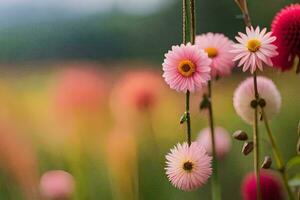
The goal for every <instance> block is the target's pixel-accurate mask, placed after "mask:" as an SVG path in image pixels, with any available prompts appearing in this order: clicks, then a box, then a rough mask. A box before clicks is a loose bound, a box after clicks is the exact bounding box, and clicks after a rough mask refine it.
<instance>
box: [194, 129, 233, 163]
mask: <svg viewBox="0 0 300 200" xmlns="http://www.w3.org/2000/svg"><path fill="white" fill-rule="evenodd" d="M214 131H215V146H216V154H217V157H218V158H224V156H225V155H226V154H227V153H228V152H229V151H230V148H231V137H230V135H229V133H228V132H227V130H225V129H224V128H222V127H215V130H214ZM197 141H198V142H199V143H200V144H202V145H203V146H204V148H205V149H206V151H207V153H208V154H209V155H212V141H211V131H210V128H205V129H203V130H201V131H200V133H199V135H198V138H197Z"/></svg>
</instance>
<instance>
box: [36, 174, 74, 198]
mask: <svg viewBox="0 0 300 200" xmlns="http://www.w3.org/2000/svg"><path fill="white" fill-rule="evenodd" d="M74 187H75V181H74V178H73V176H72V175H71V174H69V173H68V172H65V171H63V170H53V171H48V172H46V173H45V174H44V175H43V176H42V178H41V180H40V190H41V194H42V196H43V197H45V198H47V199H53V200H55V199H66V200H67V199H71V198H72V194H73V192H74Z"/></svg>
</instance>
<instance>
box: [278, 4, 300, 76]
mask: <svg viewBox="0 0 300 200" xmlns="http://www.w3.org/2000/svg"><path fill="white" fill-rule="evenodd" d="M272 32H273V35H274V36H276V37H277V39H276V41H275V45H276V46H277V47H278V52H279V55H278V56H276V57H274V58H272V61H273V62H274V65H275V67H277V68H279V69H281V70H282V71H284V70H288V69H291V68H292V65H293V61H294V59H295V56H296V55H298V56H300V34H299V32H300V4H292V5H289V6H287V7H285V8H283V9H282V10H281V11H280V12H278V13H277V14H276V16H275V18H274V20H273V22H272Z"/></svg>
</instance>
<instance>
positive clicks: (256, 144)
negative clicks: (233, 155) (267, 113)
mask: <svg viewBox="0 0 300 200" xmlns="http://www.w3.org/2000/svg"><path fill="white" fill-rule="evenodd" d="M253 83H254V93H255V100H256V102H258V100H259V94H258V89H257V76H256V72H254V73H253ZM253 143H254V159H253V165H254V171H255V176H256V183H257V184H256V191H257V193H256V196H257V199H258V200H261V199H262V195H261V187H260V167H259V134H258V107H257V106H255V108H254V122H253Z"/></svg>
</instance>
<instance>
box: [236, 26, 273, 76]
mask: <svg viewBox="0 0 300 200" xmlns="http://www.w3.org/2000/svg"><path fill="white" fill-rule="evenodd" d="M266 31H267V29H266V28H264V29H262V30H261V31H260V29H259V27H256V29H255V30H254V28H253V27H250V28H248V27H246V33H247V34H244V33H241V32H239V36H236V37H235V39H236V40H237V41H238V42H239V44H234V45H233V48H234V49H233V50H231V52H232V53H235V54H237V55H236V56H235V57H234V59H233V61H238V60H240V62H239V64H238V66H239V67H240V66H243V71H244V72H245V71H247V70H248V69H250V71H251V73H254V72H255V71H256V69H257V68H259V69H260V70H263V63H265V64H267V65H269V66H273V63H272V61H271V58H272V57H274V56H276V55H278V53H277V51H276V48H277V47H276V46H275V45H274V44H273V42H274V41H275V40H276V37H274V36H271V34H272V32H268V33H266Z"/></svg>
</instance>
